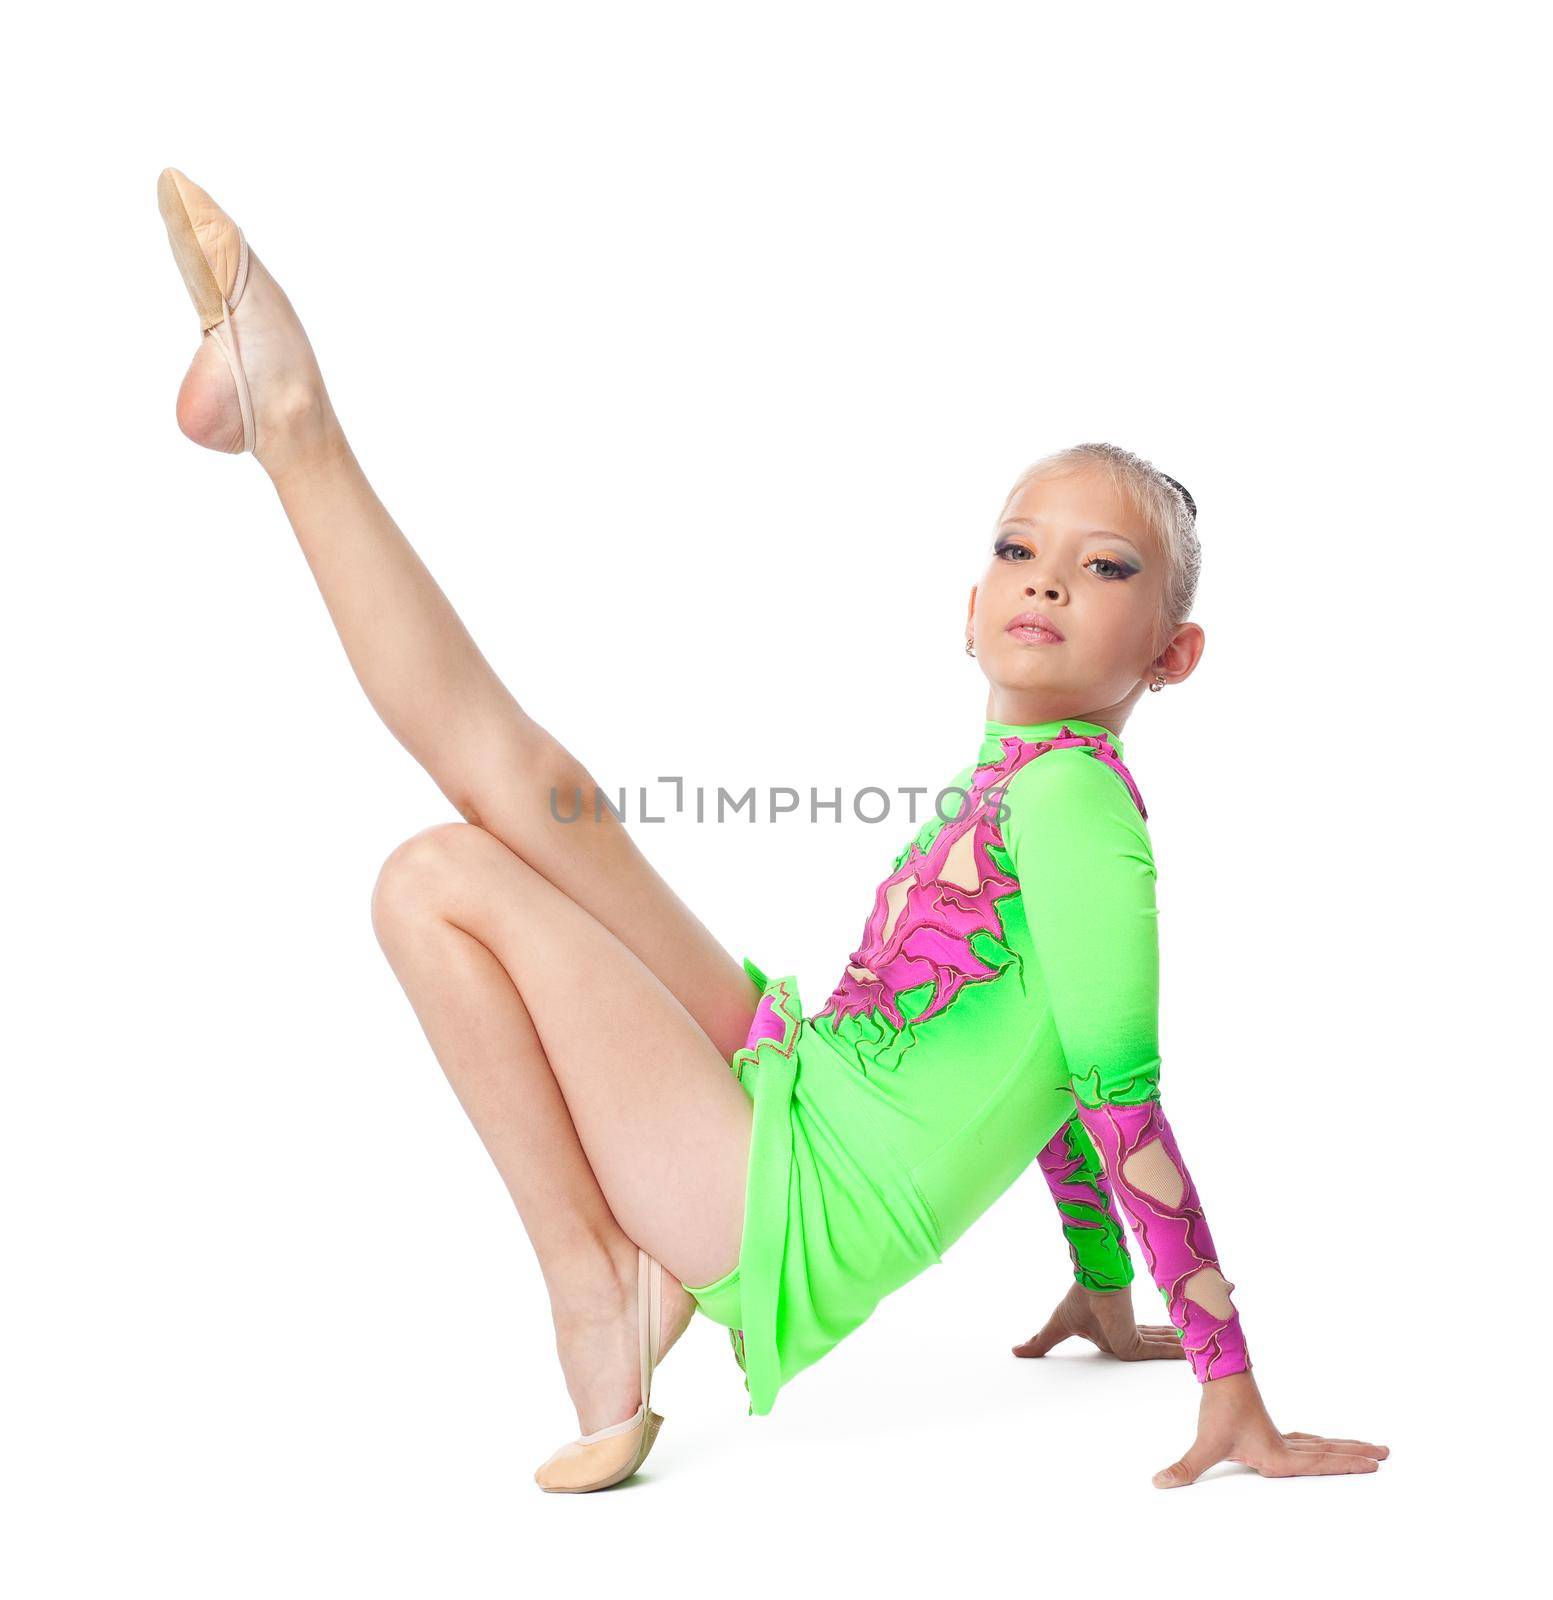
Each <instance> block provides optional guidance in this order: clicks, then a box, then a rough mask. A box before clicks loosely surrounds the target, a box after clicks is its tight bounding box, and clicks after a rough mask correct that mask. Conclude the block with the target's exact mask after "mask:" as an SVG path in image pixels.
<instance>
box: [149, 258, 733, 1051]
mask: <svg viewBox="0 0 1553 1600" xmlns="http://www.w3.org/2000/svg"><path fill="white" fill-rule="evenodd" d="M232 321H233V324H234V326H235V329H236V337H237V340H238V343H239V345H240V348H241V350H242V353H243V362H244V366H245V369H246V371H247V374H248V381H249V387H250V390H251V393H252V397H253V410H254V416H255V433H256V445H255V454H256V455H257V457H258V459H259V461H260V463H261V464H262V465H263V467H264V469H265V471H266V472H268V473H269V475H270V478H271V481H272V482H273V483H274V486H275V489H276V491H277V492H278V494H279V496H280V500H281V504H282V506H283V507H284V509H285V512H286V515H287V517H288V518H289V519H290V522H291V526H292V529H293V531H294V532H295V534H296V537H297V541H298V543H299V544H300V546H301V549H302V553H303V555H304V556H305V558H306V560H307V563H308V566H309V567H310V569H311V570H312V573H313V577H314V578H315V580H316V581H317V584H318V588H319V591H320V593H321V594H322V596H323V599H324V603H325V605H326V606H327V608H328V611H329V615H330V618H331V619H332V621H333V622H334V625H335V628H336V630H337V631H338V633H339V636H340V641H341V643H342V644H343V645H344V647H345V651H346V654H347V656H348V657H349V659H350V663H351V666H352V668H353V669H354V671H355V673H356V676H357V679H358V680H359V681H360V683H361V686H362V688H363V689H364V690H365V691H366V694H367V698H368V699H369V700H370V701H371V703H372V705H373V707H374V708H375V709H376V711H377V712H378V714H379V716H380V717H381V718H382V719H383V721H384V723H385V724H386V725H387V727H388V728H389V730H390V731H391V732H392V733H393V735H394V737H395V738H397V739H398V740H399V741H400V743H401V744H403V745H404V747H405V748H406V749H407V750H408V751H409V752H410V754H411V755H413V756H414V757H415V759H416V760H417V761H418V762H419V763H420V764H421V765H422V766H423V767H424V768H425V769H426V771H427V772H428V773H429V774H430V775H431V777H432V778H433V780H434V781H435V782H436V783H437V785H438V786H439V787H440V788H441V790H442V791H443V793H444V794H445V795H447V797H448V799H449V800H450V801H451V802H452V804H453V805H454V807H455V808H456V809H457V811H458V813H459V814H460V815H461V816H463V817H464V818H465V819H466V820H468V821H470V822H474V823H477V824H478V825H479V826H480V827H482V828H483V829H485V830H486V831H487V832H489V833H490V834H491V835H493V836H494V837H495V838H497V839H499V840H501V842H502V843H503V844H505V845H506V846H507V847H508V849H509V850H511V851H512V852H514V853H515V854H517V855H519V856H521V857H522V858H523V859H524V860H525V861H527V862H529V863H530V865H532V866H533V867H534V868H535V869H536V870H537V871H539V872H540V873H542V874H543V875H544V876H545V877H546V878H548V879H549V880H550V882H551V883H553V884H554V885H555V886H556V887H557V888H559V889H560V890H562V891H563V892H564V893H565V894H566V895H567V896H568V897H569V898H570V899H571V900H572V901H574V902H575V903H576V904H577V905H579V906H581V907H582V908H583V909H584V910H585V911H587V912H589V913H590V914H591V915H592V916H593V917H595V918H596V919H597V920H598V921H599V923H601V924H602V926H604V927H605V928H607V929H608V930H609V931H610V932H611V933H613V934H614V935H615V936H616V937H617V938H618V939H620V940H621V941H622V942H623V943H624V944H625V945H627V946H628V948H630V949H631V950H634V951H635V952H636V954H637V956H638V957H639V958H640V959H641V961H642V962H643V963H644V964H645V965H646V966H647V967H648V969H649V970H650V971H651V972H652V974H653V975H654V976H655V977H656V978H657V979H658V980H659V981H660V982H661V983H662V984H663V985H664V987H665V988H667V989H668V990H669V992H670V993H671V994H673V995H674V996H675V997H676V998H677V999H678V1000H679V1002H680V1004H681V1005H682V1006H683V1007H684V1008H685V1009H686V1010H687V1011H688V1012H689V1013H690V1015H691V1016H693V1017H694V1018H695V1020H696V1022H697V1023H698V1024H699V1026H700V1027H701V1029H702V1030H703V1032H704V1033H705V1034H706V1035H707V1037H708V1038H710V1039H711V1040H712V1041H713V1042H714V1043H715V1044H716V1046H717V1047H718V1049H719V1050H720V1051H721V1052H722V1053H723V1055H724V1057H725V1058H726V1057H728V1056H731V1055H732V1054H733V1052H734V1051H735V1050H736V1049H738V1047H739V1046H740V1045H741V1044H743V1042H744V1038H745V1034H746V1032H747V1030H748V1027H749V1023H750V1019H751V1017H752V1015H753V1014H754V1010H755V1005H756V1002H757V1001H758V999H759V995H758V994H757V993H756V992H755V988H754V985H753V984H752V983H751V981H750V979H749V977H748V976H747V975H746V973H745V972H744V970H743V968H742V967H741V966H740V964H739V963H738V961H736V960H735V959H734V958H733V956H732V955H731V954H730V953H729V952H728V951H727V950H726V949H725V948H724V947H723V946H722V945H721V944H720V943H719V942H718V941H717V939H716V938H714V937H713V935H712V934H711V932H710V931H709V930H708V929H707V928H706V927H705V925H704V924H702V923H701V921H700V920H699V919H698V918H697V917H696V916H695V915H694V914H693V913H692V912H691V910H690V909H689V907H688V906H686V905H685V904H684V902H683V901H681V900H680V899H679V897H678V896H677V895H676V894H675V893H674V892H673V891H672V890H671V889H670V888H669V886H668V885H667V884H666V883H665V882H664V880H663V879H662V878H661V877H660V876H659V874H658V873H657V872H656V871H655V870H654V868H653V867H652V866H651V864H650V863H649V862H648V861H647V859H646V857H645V856H643V855H642V853H641V851H640V850H639V849H638V848H637V845H636V843H635V841H634V840H633V839H632V838H631V837H630V835H629V833H628V832H627V831H626V829H625V828H624V827H623V826H622V825H621V823H620V822H619V820H618V819H617V818H616V817H615V816H614V815H613V813H611V812H610V811H609V809H608V808H607V807H605V808H604V809H603V814H602V817H601V818H599V819H597V820H592V808H591V806H590V807H589V808H588V809H587V811H586V812H585V817H586V818H587V819H589V820H580V821H577V822H558V821H556V819H555V817H554V816H553V815H552V813H551V801H550V796H551V791H552V788H554V789H555V790H557V791H559V792H560V794H562V795H563V796H566V795H569V794H570V793H571V791H572V790H573V789H574V788H576V787H581V789H582V791H583V793H584V794H585V795H586V796H589V797H590V798H591V795H592V792H593V785H594V778H593V775H592V773H591V772H590V771H589V770H588V768H587V767H585V766H584V764H583V763H582V762H581V761H579V760H578V759H577V758H576V757H575V756H574V755H573V754H572V753H571V752H570V751H569V750H567V749H566V748H565V747H564V746H563V745H562V744H561V742H560V741H559V740H558V739H557V738H555V737H554V735H552V734H551V733H549V732H548V731H547V730H545V729H544V728H542V727H540V726H539V724H538V723H536V722H535V721H534V720H533V719H532V718H531V717H530V716H529V715H528V714H527V712H525V711H524V710H523V708H522V707H521V706H520V705H519V704H518V702H517V700H516V699H515V698H514V697H513V695H512V694H511V693H510V692H509V691H508V690H507V688H506V687H505V685H503V684H502V682H501V680H500V679H499V678H498V677H497V676H496V674H495V672H494V671H493V670H492V668H491V666H490V664H489V663H488V662H487V661H486V659H485V657H484V656H483V655H482V654H481V652H480V651H479V649H478V648H477V646H476V645H475V642H474V640H473V639H472V638H471V637H470V636H469V633H468V631H467V630H466V629H465V627H464V625H463V623H462V622H461V621H460V620H459V618H458V616H457V614H456V613H455V612H454V610H453V607H452V606H451V605H450V604H449V602H448V600H447V597H446V596H445V595H444V594H443V593H442V590H441V589H440V588H439V587H438V586H437V584H436V582H435V580H434V579H433V578H432V576H431V574H430V572H429V571H428V570H427V569H426V567H425V565H424V564H423V562H422V561H421V559H420V557H419V556H418V555H417V554H416V553H415V551H414V549H412V547H411V545H410V543H409V541H408V540H407V539H406V538H405V536H404V534H403V533H402V532H401V531H400V529H399V527H398V525H397V524H396V523H395V522H394V520H393V518H392V517H391V516H390V515H389V514H388V511H387V510H386V509H385V507H384V506H383V503H382V502H381V501H380V500H379V499H378V497H377V495H376V493H375V492H374V491H373V488H372V485H371V484H370V483H369V482H368V481H367V477H366V474H365V473H364V472H363V471H362V468H361V466H360V464H359V462H358V461H357V459H356V456H355V454H354V452H353V451H352V450H351V448H350V445H349V444H348V443H347V441H346V438H345V434H344V431H343V429H342V428H341V426H340V423H339V419H338V418H337V417H336V415H335V412H334V407H333V405H332V403H331V401H330V399H329V395H328V392H327V390H326V389H325V386H324V381H323V377H322V374H321V373H320V371H319V368H318V363H317V361H316V359H315V358H314V355H313V349H312V346H311V344H310V343H309V341H308V338H307V335H306V333H305V332H304V330H303V328H302V324H301V322H300V321H299V320H298V318H297V315H296V313H295V311H294V310H293V309H292V306H291V302H290V301H289V300H288V299H287V297H286V295H285V294H284V293H283V291H282V290H281V288H280V286H279V284H277V283H276V281H275V279H274V278H273V277H272V276H271V275H270V273H269V271H268V270H267V269H266V267H265V265H264V263H263V261H261V260H260V259H259V257H258V255H257V254H251V255H250V260H249V268H248V278H247V287H246V290H245V292H244V294H243V296H242V299H241V302H240V304H239V305H238V307H237V309H236V310H235V311H234V312H233V315H232ZM178 420H179V424H180V426H181V427H182V428H183V430H184V432H185V433H186V434H188V435H189V437H190V438H192V439H194V440H196V441H197V442H198V443H200V444H203V445H206V446H207V447H209V448H211V449H217V450H235V449H239V448H241V444H242V422H241V417H240V415H239V412H238V403H237V395H236V390H235V387H234V385H233V381H232V375H231V372H230V370H229V369H228V367H227V365H226V363H225V361H224V360H223V359H222V357H221V355H220V353H219V351H218V350H217V349H216V347H215V345H214V344H213V343H212V341H211V338H210V337H209V336H207V337H206V339H205V341H204V343H203V344H202V345H201V346H200V349H199V352H198V353H197V355H196V356H195V359H194V362H193V364H192V365H191V366H190V368H189V372H188V375H187V376H186V377H185V379H184V383H183V388H182V390H181V392H180V394H179V397H178ZM561 810H562V814H563V815H564V814H566V810H567V808H566V806H565V804H564V801H563V803H562V806H561Z"/></svg>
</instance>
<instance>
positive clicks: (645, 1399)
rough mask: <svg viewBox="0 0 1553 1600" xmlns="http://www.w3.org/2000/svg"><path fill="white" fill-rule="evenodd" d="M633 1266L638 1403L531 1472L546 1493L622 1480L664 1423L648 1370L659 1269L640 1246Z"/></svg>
mask: <svg viewBox="0 0 1553 1600" xmlns="http://www.w3.org/2000/svg"><path fill="white" fill-rule="evenodd" d="M636 1265H637V1275H636V1313H637V1314H636V1328H637V1348H638V1352H639V1355H640V1374H641V1385H642V1400H641V1404H640V1405H638V1406H637V1408H636V1410H635V1411H634V1412H633V1413H632V1414H631V1415H630V1416H629V1417H627V1418H626V1419H625V1420H624V1421H623V1422H615V1423H611V1424H610V1425H609V1427H607V1428H600V1429H599V1430H598V1431H597V1432H596V1433H585V1434H583V1435H582V1436H581V1437H580V1438H577V1439H573V1440H572V1441H571V1442H570V1443H569V1444H563V1445H562V1446H561V1448H560V1449H559V1450H557V1451H556V1452H555V1454H554V1455H552V1456H551V1457H550V1458H549V1460H547V1461H545V1462H544V1463H543V1464H542V1465H541V1466H540V1467H539V1468H538V1470H537V1471H536V1472H535V1473H534V1482H535V1483H537V1484H538V1485H539V1487H540V1488H541V1489H543V1490H544V1491H545V1492H546V1493H547V1494H591V1493H592V1492H593V1491H594V1490H595V1489H609V1488H613V1487H614V1485H615V1484H617V1483H623V1482H624V1481H625V1480H626V1479H627V1478H629V1477H630V1476H631V1475H632V1474H633V1473H634V1472H636V1471H637V1469H638V1468H639V1467H640V1466H641V1465H642V1463H643V1462H644V1461H645V1460H646V1459H647V1452H648V1451H649V1450H651V1449H652V1447H653V1443H654V1441H655V1440H656V1439H657V1437H658V1430H659V1429H660V1428H661V1427H662V1426H663V1418H662V1417H660V1416H659V1415H658V1413H657V1412H656V1411H654V1410H653V1409H652V1404H651V1401H652V1375H653V1368H654V1367H655V1366H656V1365H657V1364H658V1357H659V1355H660V1354H661V1353H662V1350H663V1268H662V1266H661V1265H660V1264H659V1263H658V1262H657V1261H655V1260H654V1259H653V1258H652V1257H651V1256H650V1255H648V1254H647V1252H646V1251H645V1250H643V1249H641V1248H638V1250H637V1253H636Z"/></svg>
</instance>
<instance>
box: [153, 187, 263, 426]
mask: <svg viewBox="0 0 1553 1600" xmlns="http://www.w3.org/2000/svg"><path fill="white" fill-rule="evenodd" d="M156 203H157V206H158V208H159V209H160V211H161V213H162V221H163V222H164V223H165V224H166V225H167V240H168V243H169V244H170V245H171V246H172V251H173V260H174V261H176V262H177V263H178V271H179V274H180V275H181V276H182V278H183V282H184V287H185V288H186V289H187V290H188V291H189V298H190V299H191V300H192V301H193V302H194V309H195V310H196V311H197V312H198V313H199V319H200V331H201V333H202V334H204V335H206V336H208V337H209V338H212V339H214V340H215V341H216V346H217V348H218V349H219V350H220V351H221V354H222V356H223V357H225V359H226V364H227V367H228V369H229V370H230V372H231V374H232V382H233V383H234V384H235V385H236V386H237V404H238V409H239V410H240V411H241V413H242V418H243V449H244V450H247V451H251V450H252V449H253V446H254V417H253V397H252V395H251V393H250V392H249V388H248V375H247V373H246V372H244V370H243V358H242V352H241V350H240V349H239V348H238V343H237V327H236V324H234V323H233V321H232V313H233V311H234V310H236V308H237V306H238V304H239V302H240V301H241V300H242V298H243V290H244V289H245V288H246V287H247V284H248V241H247V240H246V239H245V238H244V237H243V230H242V229H241V228H239V227H238V225H237V224H236V223H235V222H233V221H232V219H231V218H230V217H229V216H228V215H227V214H226V212H224V211H223V210H222V209H221V207H220V206H218V205H217V204H216V202H215V201H214V200H212V199H211V198H210V196H209V195H208V194H206V193H205V191H204V190H203V189H202V188H200V186H199V185H198V184H197V183H192V182H190V180H189V179H188V178H186V177H185V176H184V175H183V174H182V173H181V172H179V171H178V169H177V168H176V167H167V168H164V169H163V171H162V174H161V176H160V177H159V178H158V179H157V180H156Z"/></svg>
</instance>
